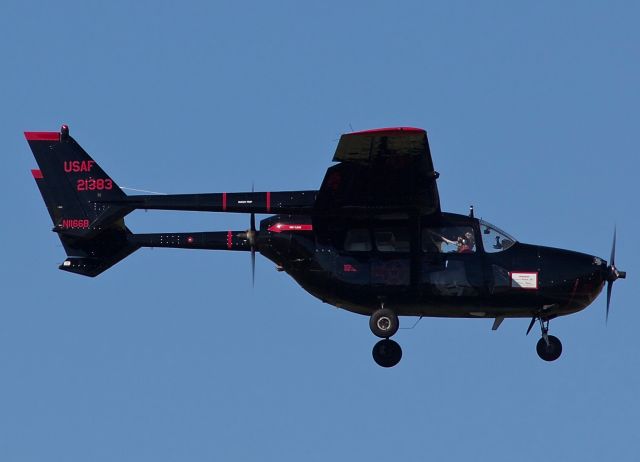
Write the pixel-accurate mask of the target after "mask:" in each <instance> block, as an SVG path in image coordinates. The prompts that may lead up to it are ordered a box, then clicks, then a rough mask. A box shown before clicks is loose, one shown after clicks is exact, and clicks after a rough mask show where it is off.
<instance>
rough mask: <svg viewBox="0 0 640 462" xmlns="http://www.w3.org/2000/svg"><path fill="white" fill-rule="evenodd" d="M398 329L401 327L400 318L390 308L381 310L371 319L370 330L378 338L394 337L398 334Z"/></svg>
mask: <svg viewBox="0 0 640 462" xmlns="http://www.w3.org/2000/svg"><path fill="white" fill-rule="evenodd" d="M398 327H400V321H399V320H398V316H397V315H396V314H395V313H394V312H393V310H390V309H389V308H381V309H379V310H378V311H375V312H374V313H373V314H372V315H371V317H370V318H369V328H370V329H371V332H373V335H375V336H376V337H380V338H389V337H393V335H394V334H395V333H396V332H398Z"/></svg>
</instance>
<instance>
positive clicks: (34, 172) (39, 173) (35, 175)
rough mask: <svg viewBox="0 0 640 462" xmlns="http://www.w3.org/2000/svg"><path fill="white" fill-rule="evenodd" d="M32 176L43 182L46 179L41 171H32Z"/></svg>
mask: <svg viewBox="0 0 640 462" xmlns="http://www.w3.org/2000/svg"><path fill="white" fill-rule="evenodd" d="M31 174H32V175H33V177H34V178H35V179H36V180H41V179H42V178H44V177H43V176H42V172H41V171H40V170H31Z"/></svg>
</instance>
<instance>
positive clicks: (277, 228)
mask: <svg viewBox="0 0 640 462" xmlns="http://www.w3.org/2000/svg"><path fill="white" fill-rule="evenodd" d="M267 231H271V232H272V233H282V232H284V231H313V225H309V224H295V223H276V224H275V225H271V226H269V228H268V229H267Z"/></svg>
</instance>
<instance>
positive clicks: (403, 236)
mask: <svg viewBox="0 0 640 462" xmlns="http://www.w3.org/2000/svg"><path fill="white" fill-rule="evenodd" d="M373 236H374V238H375V241H376V249H378V251H379V252H403V253H406V252H409V250H410V248H411V244H410V240H409V231H408V230H407V229H403V228H376V229H374V230H373Z"/></svg>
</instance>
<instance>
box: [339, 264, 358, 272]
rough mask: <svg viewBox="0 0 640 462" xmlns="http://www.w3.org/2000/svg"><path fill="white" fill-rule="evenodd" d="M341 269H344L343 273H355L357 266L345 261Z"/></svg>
mask: <svg viewBox="0 0 640 462" xmlns="http://www.w3.org/2000/svg"><path fill="white" fill-rule="evenodd" d="M342 271H344V272H345V273H357V272H358V268H356V267H355V266H353V265H351V264H349V263H345V264H344V265H342Z"/></svg>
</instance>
